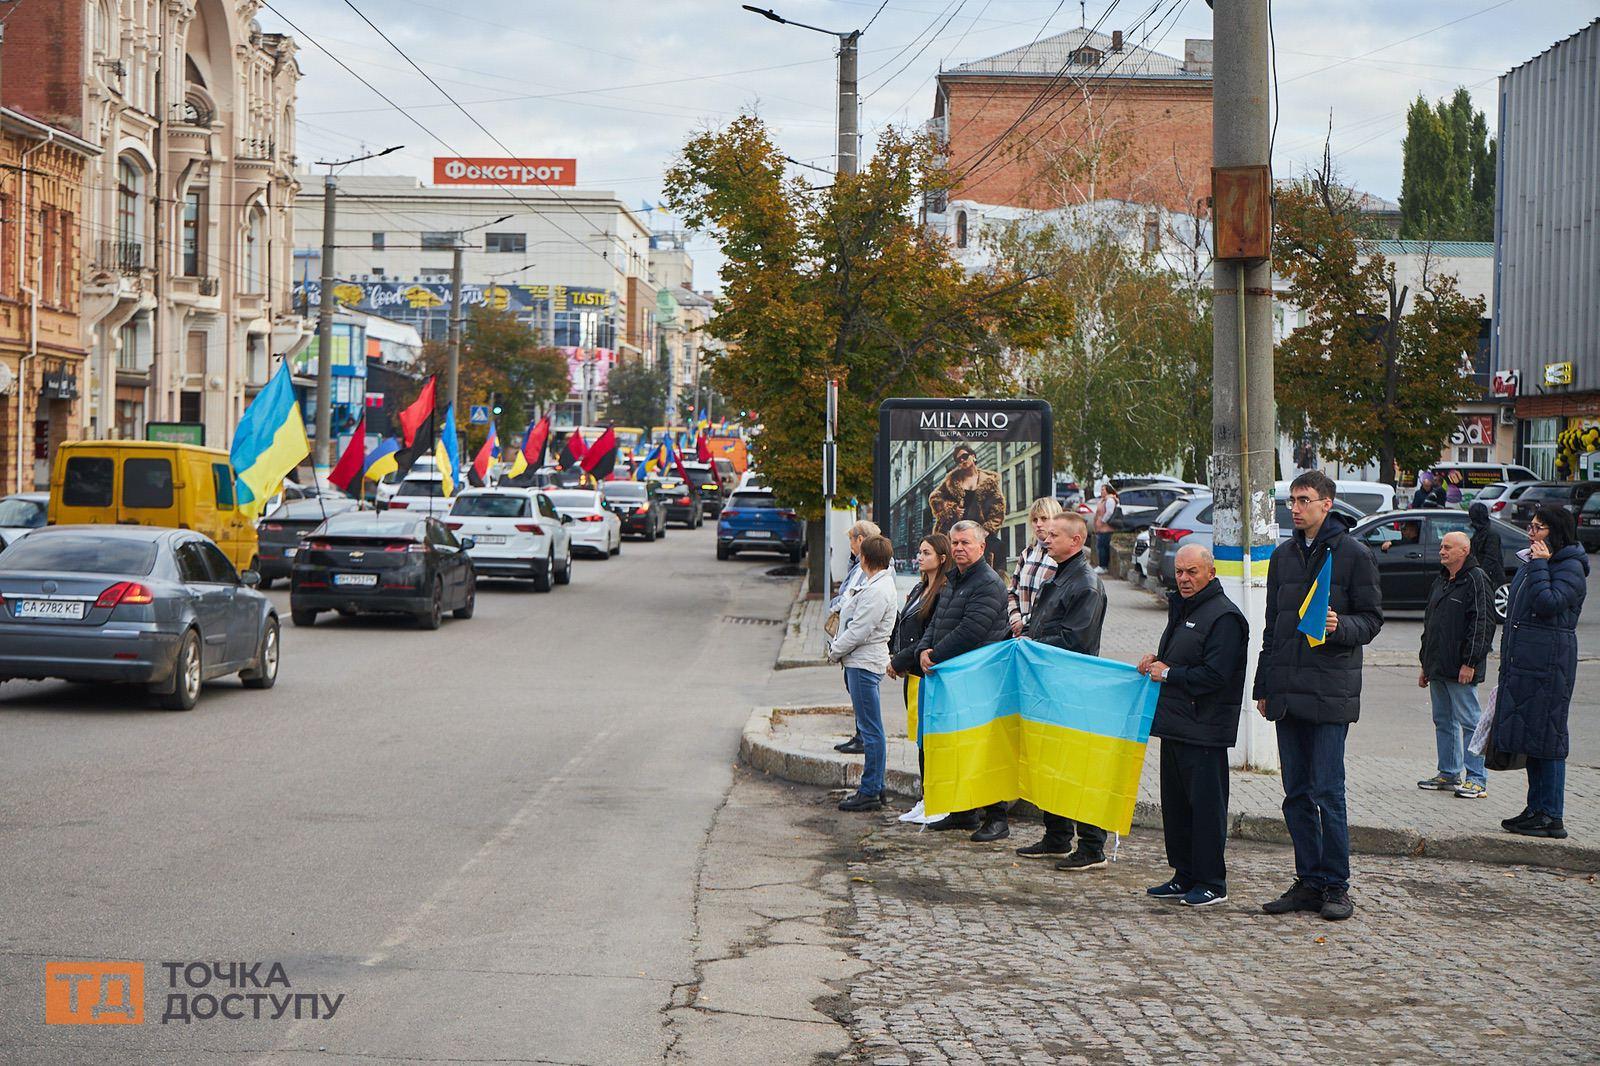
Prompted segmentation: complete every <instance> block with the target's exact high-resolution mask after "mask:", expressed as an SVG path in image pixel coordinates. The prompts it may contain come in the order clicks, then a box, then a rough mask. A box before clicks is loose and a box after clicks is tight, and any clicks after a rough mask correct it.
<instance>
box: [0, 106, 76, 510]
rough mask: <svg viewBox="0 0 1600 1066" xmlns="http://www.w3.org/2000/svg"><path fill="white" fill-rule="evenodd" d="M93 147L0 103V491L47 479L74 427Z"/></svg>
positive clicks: (39, 485)
mask: <svg viewBox="0 0 1600 1066" xmlns="http://www.w3.org/2000/svg"><path fill="white" fill-rule="evenodd" d="M97 154H98V149H96V148H95V146H94V145H92V144H89V143H88V142H86V141H83V140H81V139H79V138H77V137H74V136H73V135H72V134H70V133H68V132H66V131H65V130H61V129H58V128H56V127H54V126H50V125H48V124H46V123H43V122H39V121H37V120H36V119H33V118H30V117H29V116H27V115H24V114H21V113H20V112H17V111H13V110H11V109H10V108H4V107H0V493H5V492H17V491H29V490H33V489H36V488H43V487H45V486H47V485H48V484H49V480H50V464H49V458H50V455H51V454H52V452H53V451H54V448H55V446H56V445H57V444H59V443H61V442H62V441H64V440H69V439H71V438H73V437H76V436H78V435H79V431H80V429H81V428H82V404H81V403H80V402H79V396H80V389H81V388H82V383H83V381H84V372H83V359H84V348H83V334H82V326H81V324H80V321H79V312H80V302H81V295H80V292H79V287H80V285H81V284H82V278H83V273H82V270H81V269H80V265H79V253H80V248H79V233H80V231H81V227H80V224H79V223H80V220H81V219H82V217H83V199H82V194H83V181H84V173H85V169H86V167H87V165H88V163H89V161H90V160H91V159H92V158H93V157H94V156H95V155H97Z"/></svg>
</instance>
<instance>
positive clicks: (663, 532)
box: [657, 522, 667, 537]
mask: <svg viewBox="0 0 1600 1066" xmlns="http://www.w3.org/2000/svg"><path fill="white" fill-rule="evenodd" d="M666 535H667V523H666V522H662V523H661V532H660V533H658V534H657V536H661V537H664V536H666Z"/></svg>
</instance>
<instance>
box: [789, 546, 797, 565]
mask: <svg viewBox="0 0 1600 1066" xmlns="http://www.w3.org/2000/svg"><path fill="white" fill-rule="evenodd" d="M799 561H800V549H799V548H790V549H789V563H790V565H793V564H795V563H798V562H799Z"/></svg>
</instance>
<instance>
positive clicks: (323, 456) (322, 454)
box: [157, 144, 405, 477]
mask: <svg viewBox="0 0 1600 1066" xmlns="http://www.w3.org/2000/svg"><path fill="white" fill-rule="evenodd" d="M404 147H405V145H403V144H396V145H393V146H391V147H389V148H385V149H384V150H383V151H381V152H369V153H367V154H366V155H358V156H353V157H352V158H350V159H331V160H330V159H319V160H317V164H316V165H317V166H319V167H327V168H328V173H327V174H326V175H325V176H324V177H323V179H322V295H321V296H320V297H319V299H318V302H317V421H316V431H317V445H316V451H315V452H313V453H312V456H311V466H312V474H313V477H314V476H315V473H316V467H317V466H318V465H321V466H332V465H333V313H334V311H336V310H337V309H338V307H339V301H338V300H336V299H334V296H333V286H334V282H335V281H336V280H337V278H336V277H335V274H334V270H333V250H334V248H335V247H336V243H335V240H334V237H335V234H334V220H335V218H336V217H337V211H338V201H339V178H338V171H339V170H341V169H343V168H344V167H347V166H349V165H350V164H351V163H361V162H364V161H365V160H368V159H377V158H378V157H379V156H384V155H388V154H389V153H390V152H398V151H399V150H400V149H402V148H404ZM157 276H158V277H159V276H160V271H157ZM350 354H351V358H357V357H358V356H361V353H359V352H352V353H350ZM362 357H363V358H364V356H362Z"/></svg>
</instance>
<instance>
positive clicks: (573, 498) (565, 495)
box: [545, 492, 599, 510]
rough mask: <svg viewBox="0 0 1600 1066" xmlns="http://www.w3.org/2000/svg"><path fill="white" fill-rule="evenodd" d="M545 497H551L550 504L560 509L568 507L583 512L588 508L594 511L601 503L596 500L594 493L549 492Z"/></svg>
mask: <svg viewBox="0 0 1600 1066" xmlns="http://www.w3.org/2000/svg"><path fill="white" fill-rule="evenodd" d="M545 495H546V496H548V497H550V502H551V503H553V504H555V505H556V507H558V508H561V507H568V508H571V509H572V510H581V509H582V508H585V507H587V508H589V509H591V510H593V509H594V508H595V507H598V506H599V501H598V500H596V499H595V495H594V493H592V492H547V493H545Z"/></svg>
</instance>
